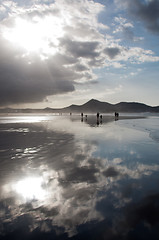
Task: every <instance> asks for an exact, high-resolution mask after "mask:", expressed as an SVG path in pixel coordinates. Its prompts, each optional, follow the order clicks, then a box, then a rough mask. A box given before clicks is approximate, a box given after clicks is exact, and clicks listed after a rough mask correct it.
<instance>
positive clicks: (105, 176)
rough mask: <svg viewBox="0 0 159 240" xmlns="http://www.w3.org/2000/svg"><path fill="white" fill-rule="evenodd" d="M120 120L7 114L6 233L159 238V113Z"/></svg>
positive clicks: (0, 177)
mask: <svg viewBox="0 0 159 240" xmlns="http://www.w3.org/2000/svg"><path fill="white" fill-rule="evenodd" d="M114 120H115V119H114V117H113V116H111V115H110V116H103V119H102V121H100V120H99V121H97V120H96V117H95V116H88V118H87V119H85V118H84V119H80V116H75V115H72V116H53V115H39V116H36V115H31V114H30V115H8V116H0V139H1V140H0V141H1V142H0V220H1V221H0V239H16V240H17V239H38V240H39V239H60V240H61V239H107V240H110V239H111V240H112V239H135V240H136V239H159V228H158V227H159V188H158V184H159V130H158V129H159V117H155V116H151V117H147V118H142V117H141V116H140V117H135V116H133V117H131V116H126V117H124V116H122V117H121V118H119V120H118V121H114ZM116 120H117V119H116Z"/></svg>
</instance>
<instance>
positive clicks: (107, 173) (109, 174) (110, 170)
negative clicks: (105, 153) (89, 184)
mask: <svg viewBox="0 0 159 240" xmlns="http://www.w3.org/2000/svg"><path fill="white" fill-rule="evenodd" d="M103 174H104V176H106V177H117V176H118V175H119V172H118V171H117V170H116V169H115V168H114V167H109V168H107V169H106V170H105V171H104V172H103Z"/></svg>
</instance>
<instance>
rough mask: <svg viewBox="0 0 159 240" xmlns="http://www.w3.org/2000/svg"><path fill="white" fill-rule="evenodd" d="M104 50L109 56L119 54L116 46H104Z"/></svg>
mask: <svg viewBox="0 0 159 240" xmlns="http://www.w3.org/2000/svg"><path fill="white" fill-rule="evenodd" d="M104 52H105V53H106V54H107V55H108V56H109V57H110V58H111V59H113V58H114V57H115V56H116V55H118V54H120V49H119V48H117V47H109V48H105V49H104Z"/></svg>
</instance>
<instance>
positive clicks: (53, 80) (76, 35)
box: [0, 0, 102, 106]
mask: <svg viewBox="0 0 159 240" xmlns="http://www.w3.org/2000/svg"><path fill="white" fill-rule="evenodd" d="M83 3H84V2H83V1H82V0H81V1H79V2H77V1H73V0H70V1H68V2H67V4H66V2H65V1H62V0H60V1H55V2H54V3H52V4H50V5H47V4H45V3H43V4H42V3H41V4H40V2H37V1H36V4H34V5H31V1H29V2H28V3H27V5H22V4H20V3H19V2H17V3H14V4H13V3H12V1H4V2H3V5H2V7H1V12H2V11H3V13H4V16H5V18H4V19H3V21H1V34H0V51H1V59H0V71H1V77H0V86H1V87H0V102H1V106H3V105H7V104H14V103H27V102H40V101H43V100H44V99H45V98H46V97H47V96H49V95H56V94H60V93H67V92H71V91H75V82H78V81H79V80H80V81H83V82H85V81H90V82H91V81H92V80H93V78H94V76H93V74H92V69H91V67H90V66H88V64H87V62H88V60H89V61H90V60H95V59H96V58H97V57H99V55H100V53H99V52H98V51H97V50H98V45H99V42H98V41H96V42H92V41H90V39H91V37H92V36H93V37H94V38H95V39H98V38H99V36H100V34H99V32H98V30H97V27H98V22H97V19H96V16H97V14H98V13H99V12H100V11H101V10H102V5H100V4H95V3H93V2H89V1H85V3H86V6H85V5H83ZM32 4H33V2H32ZM64 11H65V14H64ZM84 18H85V20H84ZM91 19H92V20H93V23H92V22H91ZM81 20H83V23H82V22H81ZM38 28H39V30H38ZM86 33H87V35H86ZM69 35H70V36H71V38H72V39H70V38H69V37H67V36H69ZM72 36H73V37H72ZM81 37H82V40H81Z"/></svg>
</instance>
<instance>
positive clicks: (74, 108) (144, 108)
mask: <svg viewBox="0 0 159 240" xmlns="http://www.w3.org/2000/svg"><path fill="white" fill-rule="evenodd" d="M0 112H1V113H70V112H71V113H81V112H84V113H96V112H100V113H111V112H127V113H133V112H134V113H135V112H138V113H139V112H153V113H155V112H159V106H156V107H151V106H148V105H146V104H143V103H138V102H120V103H117V104H110V103H107V102H100V101H98V100H96V99H91V100H90V101H88V102H86V103H84V104H83V105H74V104H73V105H70V106H68V107H65V108H58V109H57V108H56V109H54V108H45V109H12V108H5V109H0Z"/></svg>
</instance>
